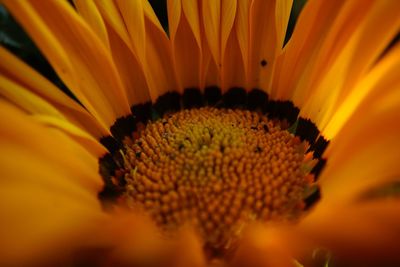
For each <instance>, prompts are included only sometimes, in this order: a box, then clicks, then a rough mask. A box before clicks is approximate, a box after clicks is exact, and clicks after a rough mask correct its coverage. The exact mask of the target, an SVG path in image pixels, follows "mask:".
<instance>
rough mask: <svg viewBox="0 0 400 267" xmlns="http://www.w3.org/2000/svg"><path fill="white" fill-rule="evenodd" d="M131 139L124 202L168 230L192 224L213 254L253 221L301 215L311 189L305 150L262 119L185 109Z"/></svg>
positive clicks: (252, 114) (234, 112)
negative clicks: (144, 212) (138, 209)
mask: <svg viewBox="0 0 400 267" xmlns="http://www.w3.org/2000/svg"><path fill="white" fill-rule="evenodd" d="M134 136H138V137H139V138H137V139H136V140H127V142H126V155H125V157H126V161H125V173H126V174H125V180H126V182H127V185H126V192H125V194H124V200H125V201H126V203H128V205H129V206H130V207H132V208H138V207H139V208H142V209H144V210H145V211H147V212H148V213H149V214H150V215H151V216H152V218H154V220H155V222H156V223H157V224H158V225H159V226H160V227H161V228H163V229H166V230H173V229H176V228H178V227H179V226H181V225H182V224H183V223H193V224H194V225H196V226H197V229H198V230H199V232H200V234H201V235H202V236H203V238H204V239H205V241H206V242H207V243H208V244H209V245H210V246H211V247H224V246H227V244H229V243H230V241H232V239H235V238H236V236H237V235H238V234H239V232H240V229H241V228H242V226H243V225H244V224H245V223H247V222H249V221H251V220H256V219H257V220H288V219H293V218H295V217H296V216H297V215H298V214H299V212H301V210H302V205H301V203H302V194H303V191H304V188H305V187H306V186H307V184H309V182H310V177H309V176H307V173H305V172H304V171H303V169H304V168H302V167H303V166H302V165H303V164H304V157H305V153H304V152H305V151H304V145H303V144H302V143H301V142H300V140H299V139H298V138H297V137H294V136H293V135H292V134H290V133H289V132H287V131H286V130H281V129H280V126H279V125H277V124H276V123H275V124H274V123H273V122H272V121H270V120H268V119H267V118H266V117H265V116H263V115H262V114H259V113H256V112H250V111H244V110H230V109H216V108H200V109H191V110H183V111H180V112H178V113H175V114H172V115H167V116H166V117H164V118H163V119H160V120H158V121H156V122H152V123H149V124H147V125H146V127H145V128H143V129H142V130H141V131H140V132H138V133H136V134H135V135H134ZM132 170H134V171H132Z"/></svg>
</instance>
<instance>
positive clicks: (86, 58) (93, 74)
mask: <svg viewBox="0 0 400 267" xmlns="http://www.w3.org/2000/svg"><path fill="white" fill-rule="evenodd" d="M4 3H5V5H6V6H7V7H8V8H9V9H10V11H11V13H12V14H13V15H14V16H15V17H16V18H17V20H18V21H19V22H20V23H21V24H22V25H23V27H24V28H25V29H26V31H27V32H28V33H29V34H30V36H31V37H32V38H33V40H34V41H35V42H36V44H37V45H38V46H39V48H40V49H41V51H42V52H43V54H44V55H45V56H46V58H47V59H48V60H49V61H50V63H51V64H52V66H53V67H54V68H55V70H56V72H57V74H58V75H59V76H60V77H61V78H62V79H63V81H64V82H65V83H66V85H67V86H68V87H69V88H70V89H71V91H72V92H73V93H74V94H75V95H76V96H77V97H78V98H79V100H80V101H81V102H82V103H83V104H84V105H85V107H86V108H87V109H88V110H89V111H90V112H91V113H92V114H93V116H95V117H96V118H97V119H98V120H99V121H101V122H102V123H104V124H105V125H107V126H110V125H112V124H113V123H114V121H115V119H116V118H118V117H121V116H123V115H126V114H128V113H129V112H130V111H129V106H128V104H127V100H126V96H125V94H124V90H123V88H122V83H121V81H120V79H119V77H118V73H117V71H116V68H115V65H114V63H113V62H112V59H111V55H110V54H109V52H108V51H107V50H106V47H105V46H104V44H103V43H102V42H101V41H100V39H99V38H98V37H97V36H96V35H95V34H94V32H93V31H92V30H91V29H90V28H89V27H88V25H87V24H86V23H84V21H83V20H82V19H81V18H80V17H79V16H78V15H77V14H76V13H75V11H74V10H73V9H72V8H71V7H70V6H69V4H68V3H66V2H63V1H46V2H37V1H33V2H31V3H30V2H26V1H25V2H24V3H22V2H19V1H4ZM110 88H113V89H112V90H110Z"/></svg>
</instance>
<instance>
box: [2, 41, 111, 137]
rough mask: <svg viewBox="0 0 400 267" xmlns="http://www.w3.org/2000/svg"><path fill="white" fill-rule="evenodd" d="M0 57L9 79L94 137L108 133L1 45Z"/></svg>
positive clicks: (80, 108)
mask: <svg viewBox="0 0 400 267" xmlns="http://www.w3.org/2000/svg"><path fill="white" fill-rule="evenodd" d="M0 57H1V58H2V59H4V60H1V61H0V72H1V73H4V74H5V76H6V77H8V78H9V79H10V80H12V81H15V82H16V83H18V84H20V85H21V88H22V87H23V88H26V90H28V89H29V91H31V92H32V93H33V94H36V95H37V96H38V97H41V98H43V99H44V100H46V101H47V102H48V103H50V104H51V105H53V106H54V107H55V108H56V109H57V110H58V111H59V112H61V113H62V115H63V116H64V117H66V118H68V119H69V120H70V121H72V122H74V123H75V124H77V125H79V126H80V127H81V128H83V129H85V130H87V131H88V132H89V133H91V134H92V135H93V136H95V137H96V138H100V137H103V136H107V135H110V132H109V130H108V128H107V126H105V125H103V126H102V125H101V124H100V122H98V121H96V120H95V119H94V117H93V116H91V115H90V114H89V113H88V112H87V111H86V110H85V109H84V108H83V107H82V106H80V105H79V104H78V103H76V102H75V101H73V100H72V99H71V98H69V97H68V96H67V95H65V94H64V93H63V92H62V91H61V90H60V89H59V88H57V87H55V86H54V85H53V84H52V83H50V82H49V81H48V80H46V79H45V78H44V77H43V76H42V75H40V74H39V73H38V72H36V71H35V70H34V69H32V68H31V67H30V66H28V65H26V64H25V63H24V62H22V61H21V60H20V59H18V58H17V57H16V56H14V55H12V54H11V53H10V52H8V51H7V50H6V49H4V48H3V47H0ZM14 93H15V92H14ZM22 108H23V109H24V108H25V107H22Z"/></svg>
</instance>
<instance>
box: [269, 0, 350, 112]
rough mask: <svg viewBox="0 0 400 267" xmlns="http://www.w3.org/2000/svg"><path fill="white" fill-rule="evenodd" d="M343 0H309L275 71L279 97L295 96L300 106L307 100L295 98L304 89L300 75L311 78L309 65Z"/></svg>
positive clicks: (276, 88)
mask: <svg viewBox="0 0 400 267" xmlns="http://www.w3.org/2000/svg"><path fill="white" fill-rule="evenodd" d="M342 5H343V1H342V0H340V1H318V0H310V1H307V3H306V5H305V6H304V8H303V10H302V12H301V13H300V16H299V18H298V20H297V22H296V29H295V30H294V32H293V35H292V37H291V38H290V40H289V42H288V43H287V44H286V46H285V48H284V54H283V55H282V56H280V57H281V59H280V60H281V61H282V62H281V63H280V64H281V67H280V71H279V72H277V73H275V77H274V85H273V87H274V90H276V92H274V94H275V96H276V98H279V99H289V98H292V100H293V101H294V103H295V105H297V106H299V107H301V106H302V104H303V102H304V99H303V98H302V97H293V93H297V94H300V93H301V92H302V91H301V90H300V89H298V88H297V87H298V86H297V85H298V83H299V81H300V79H301V76H302V75H304V77H308V76H307V74H308V72H309V71H310V70H309V68H310V65H312V64H311V63H313V62H314V60H315V57H316V55H315V54H316V53H317V51H319V50H318V49H319V47H320V46H321V42H322V40H323V38H324V37H325V36H326V33H327V32H328V31H329V29H330V27H331V24H332V23H333V21H334V18H335V16H336V15H337V13H338V12H339V10H340V7H341V6H342Z"/></svg>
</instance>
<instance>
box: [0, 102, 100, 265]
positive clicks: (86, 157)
mask: <svg viewBox="0 0 400 267" xmlns="http://www.w3.org/2000/svg"><path fill="white" fill-rule="evenodd" d="M0 120H1V123H2V125H7V127H2V128H1V130H0V143H1V144H0V145H1V147H2V153H1V155H0V165H1V168H0V169H1V170H0V173H1V177H2V179H1V181H0V184H1V186H0V191H1V192H0V203H1V204H0V214H1V217H2V220H1V222H0V235H1V236H2V238H1V240H0V264H1V265H2V266H11V265H14V266H15V265H18V266H22V265H23V266H26V265H34V263H35V262H36V261H49V260H50V261H51V260H54V258H57V259H59V258H61V257H63V256H65V255H67V254H68V253H70V252H72V251H73V250H74V249H76V248H77V247H79V244H82V242H84V241H85V239H86V238H87V235H86V233H87V231H88V230H89V229H90V228H91V227H95V226H96V224H98V223H99V219H100V218H101V217H102V216H103V215H102V211H101V208H100V204H99V202H98V200H97V192H98V190H99V189H100V187H101V186H102V182H101V178H100V177H99V175H98V174H97V159H96V158H95V157H93V156H92V155H91V154H90V153H88V152H87V151H86V150H85V149H83V148H82V147H81V146H80V145H78V144H76V143H75V142H74V141H72V140H71V139H70V138H69V137H67V136H66V135H65V134H63V133H62V132H60V131H58V130H54V129H49V128H46V127H44V126H43V125H41V124H39V123H37V122H35V121H33V120H32V119H31V117H29V116H27V115H25V114H24V113H22V112H21V111H19V110H17V109H16V108H15V107H13V106H11V105H9V104H6V103H5V102H3V101H2V102H0Z"/></svg>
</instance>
